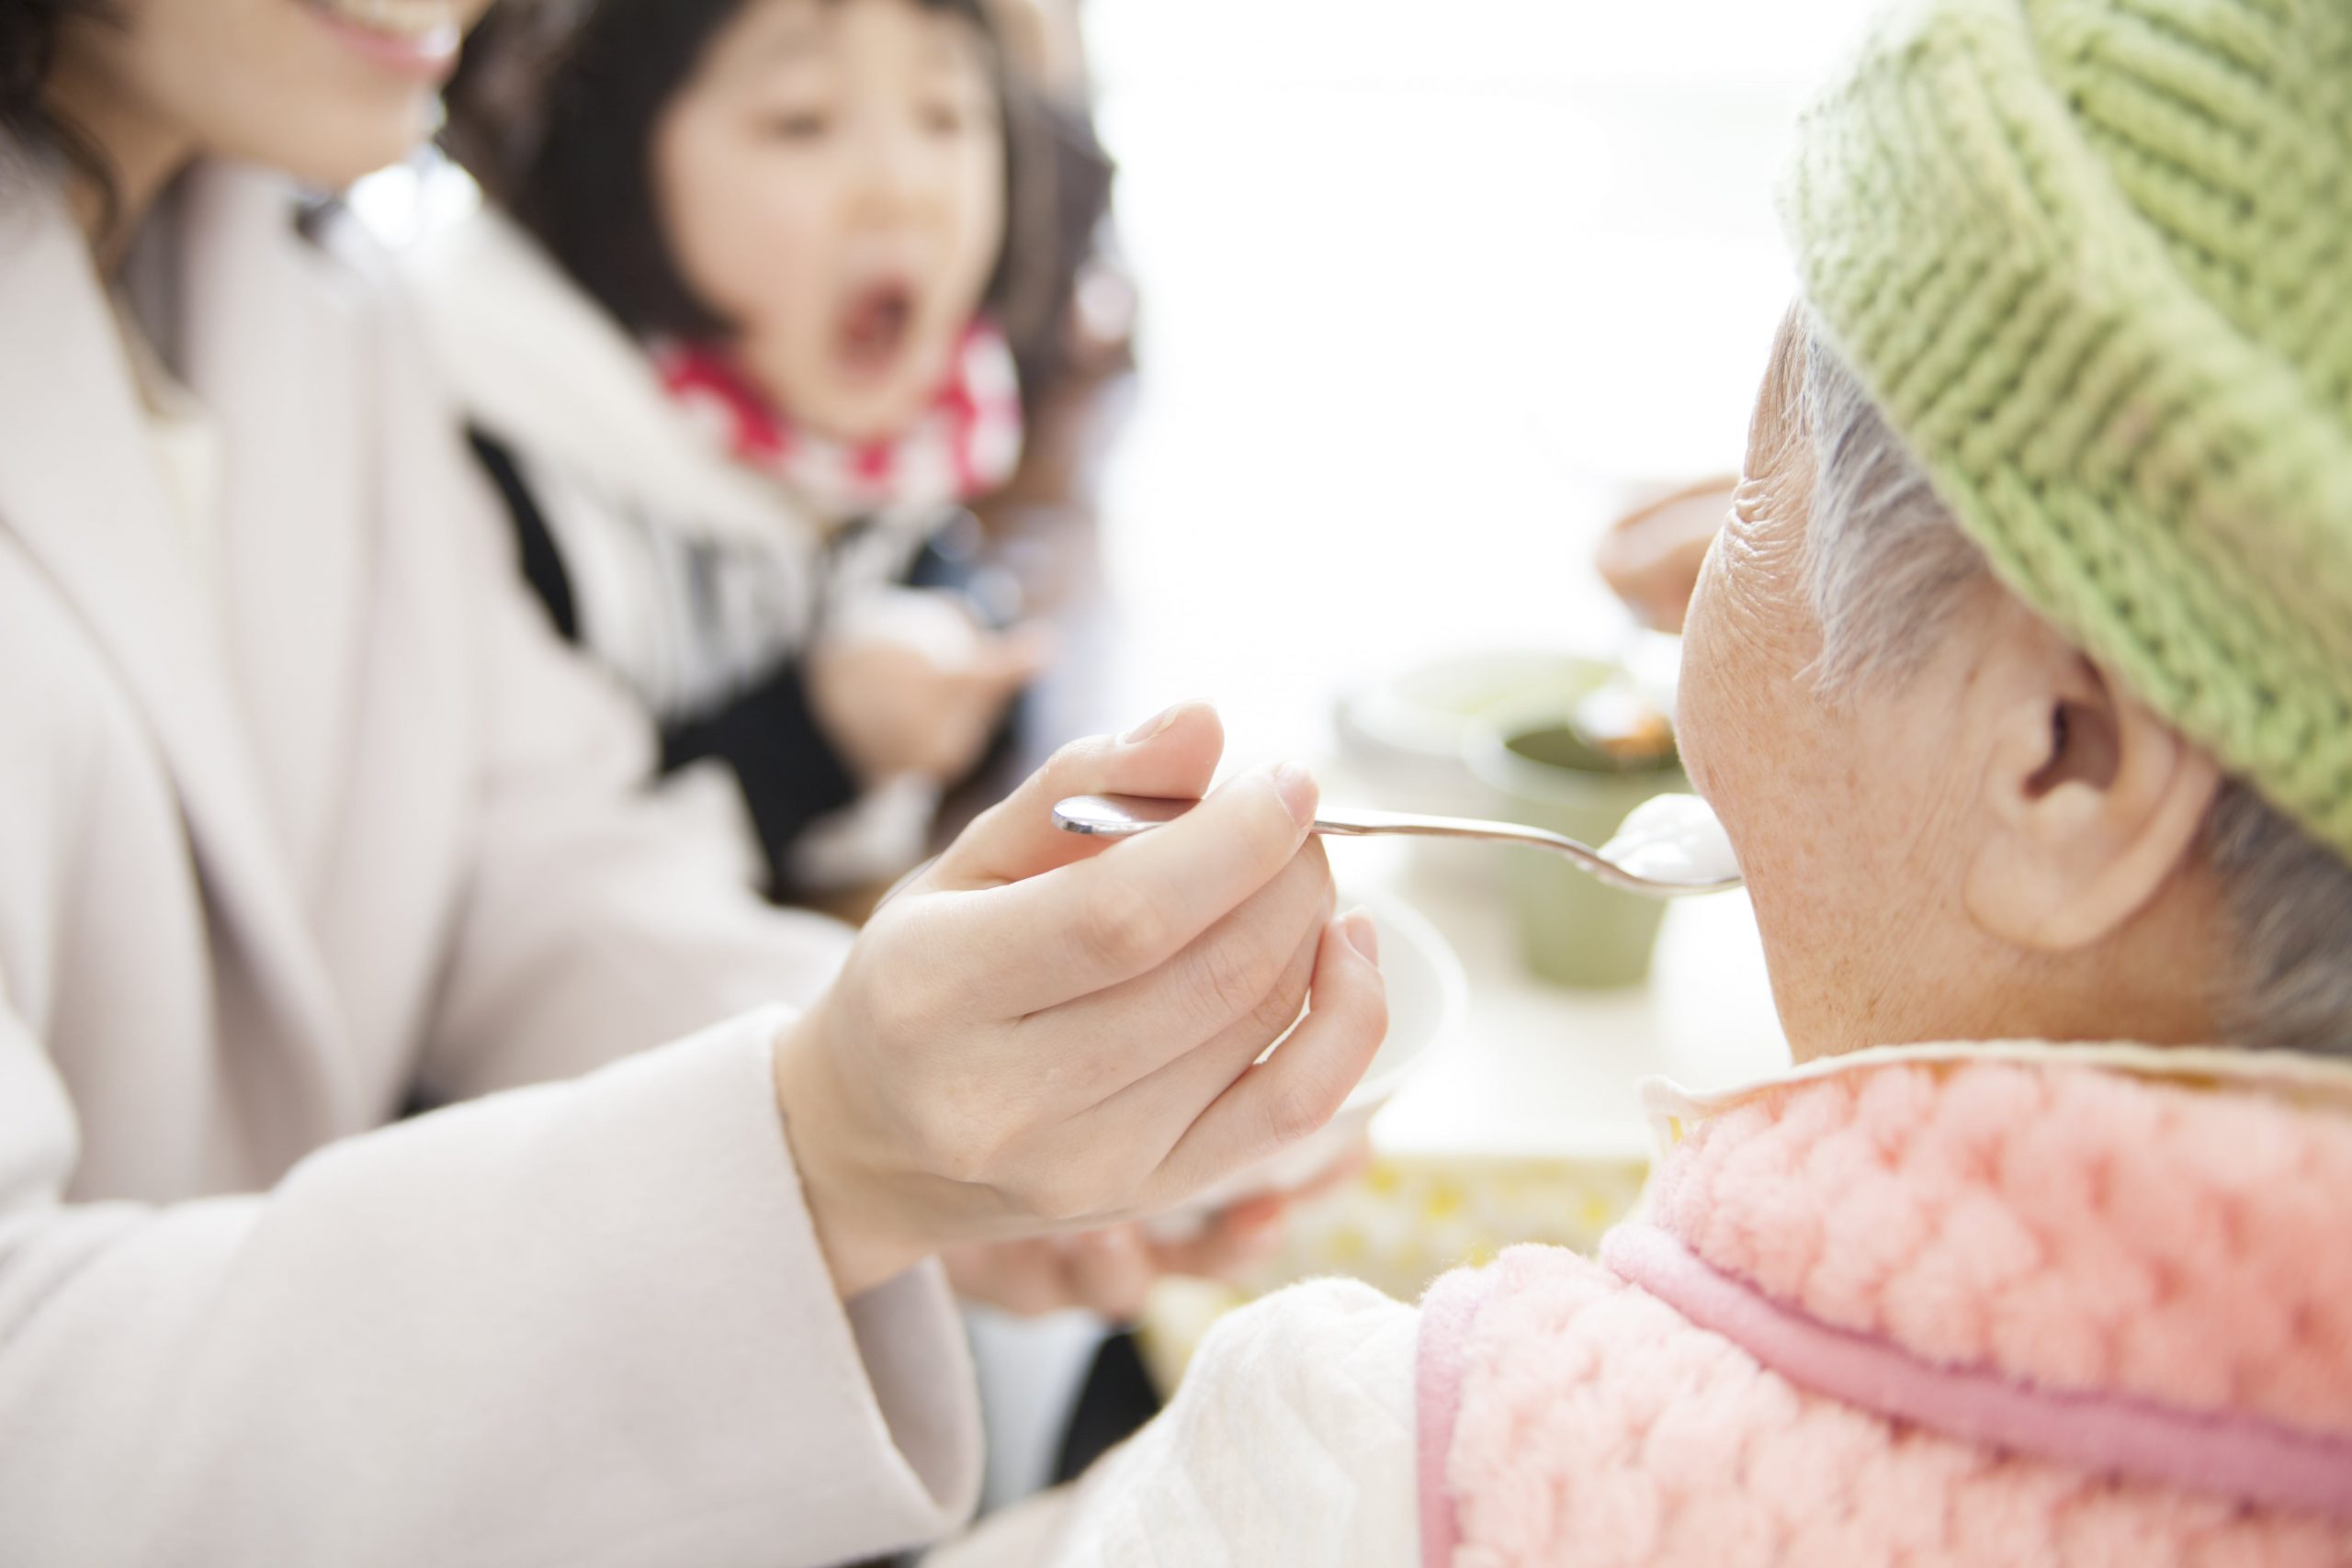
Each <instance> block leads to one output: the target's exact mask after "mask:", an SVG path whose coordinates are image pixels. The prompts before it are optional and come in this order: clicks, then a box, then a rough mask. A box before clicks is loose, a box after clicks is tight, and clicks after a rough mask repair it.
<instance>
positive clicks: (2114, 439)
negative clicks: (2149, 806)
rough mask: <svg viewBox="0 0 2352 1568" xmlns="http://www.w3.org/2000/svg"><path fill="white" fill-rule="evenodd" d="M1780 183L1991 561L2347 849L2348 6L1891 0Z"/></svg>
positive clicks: (2187, 729) (2062, 624)
mask: <svg viewBox="0 0 2352 1568" xmlns="http://www.w3.org/2000/svg"><path fill="white" fill-rule="evenodd" d="M1781 194H1782V200H1781V206H1782V213H1783V218H1784V220H1785V222H1786V224H1787V227H1788V229H1789V231H1790V236H1791V240H1792V244H1793V247H1794V249H1795V252H1796V256H1797V264H1798V268H1799V271H1800V273H1801V275H1802V276H1803V278H1804V289H1805V295H1806V299H1807V301H1808V303H1809V305H1810V307H1811V309H1812V310H1813V311H1814V314H1815V318H1816V319H1817V320H1818V321H1819V322H1820V323H1821V325H1822V327H1823V329H1824V330H1825V331H1826V333H1827V335H1828V338H1829V340H1830V342H1831V343H1832V344H1834V345H1835V346H1836V348H1837V349H1838V352H1839V354H1840V355H1842V356H1843V357H1844V358H1845V359H1846V360H1847V362H1848V363H1849V364H1850V365H1851V366H1852V367H1853V369H1854V371H1855V373H1856V374H1857V375H1858V376H1860V378H1861V379H1862V382H1863V384H1864V385H1865V386H1866V387H1867V388H1869V389H1870V390H1871V394H1872V395H1873V396H1874V397H1875V398H1876V399H1877V400H1878V401H1879V403H1880V404H1881V406H1882V407H1883V409H1884V410H1885V411H1886V413H1887V416H1888V418H1889V419H1890V421H1891V422H1892V423H1893V424H1894V428H1895V429H1896V430H1897V431H1898V432H1899V433H1900V434H1901V435H1902V436H1903V438H1904V439H1905V442H1907V443H1908V445H1909V446H1910V447H1911V449H1912V450H1913V451H1914V452H1915V453H1916V454H1917V456H1918V457H1919V458H1920V459H1921V460H1922V462H1923V463H1924V464H1925V465H1926V467H1927V469H1928V475H1929V477H1930V479H1932V481H1933V482H1934V484H1935V487H1936V490H1937V492H1938V493H1939V495H1940V496H1941V497H1942V498H1943V500H1944V501H1945V502H1947V503H1948V504H1949V505H1950V506H1951V508H1952V511H1953V513H1954V514H1955V516H1956V517H1957V519H1958V521H1959V523H1960V525H1961V526H1962V528H1963V529H1964V530H1966V532H1967V533H1968V534H1969V536H1971V537H1972V538H1973V539H1974V540H1975V541H1976V543H1977V544H1978V545H1979V546H1980V547H1983V548H1984V550H1985V552H1986V554H1987V556H1988V557H1989V558H1990V559H1991V561H1992V563H1993V566H1994V569H1995V570H1996V571H1997V572H1998V573H1999V575H2000V576H2001V578H2002V579H2003V581H2006V582H2007V584H2008V585H2009V587H2010V588H2011V589H2012V590H2013V591H2015V592H2017V593H2018V594H2019V595H2020V596H2021V597H2023V598H2024V599H2025V600H2026V602H2027V603H2029V604H2031V605H2033V606H2034V607H2035V608H2036V609H2037V610H2038V611H2040V612H2041V614H2042V615H2045V616H2047V617H2048V618H2049V619H2050V620H2051V621H2052V624H2053V625H2055V626H2057V627H2059V628H2060V629H2061V630H2062V631H2064V633H2066V634H2067V635H2068V636H2070V637H2073V638H2074V639H2075V642H2076V644H2077V645H2078V646H2079V647H2081V648H2082V649H2084V651H2085V652H2086V653H2088V654H2090V655H2091V656H2092V657H2093V658H2095V659H2097V660H2098V661H2099V662H2100V663H2101V664H2103V665H2105V666H2106V667H2108V668H2109V669H2110V670H2112V671H2115V672H2117V673H2118V674H2119V675H2120V677H2121V678H2122V679H2123V680H2124V681H2125V682H2126V683H2128V684H2129V685H2130V686H2131V689H2132V690H2133V691H2134V692H2135V693H2136V694H2138V695H2139V696H2140V697H2141V698H2142V699H2143V701H2145V702H2147V703H2148V704H2150V705H2152V706H2154V708H2156V709H2157V710H2158V711H2159V712H2161V713H2162V714H2164V715H2165V716H2166V717H2167V718H2168V719H2169V720H2170V721H2171V722H2172V723H2173V724H2175V725H2176V726H2177V727H2178V728H2180V730H2181V731H2182V733H2183V734H2185V735H2187V736H2188V738H2189V739H2192V740H2194V741H2195V742H2197V743H2199V745H2202V746H2204V747H2205V748H2207V749H2208V750H2210V751H2211V753H2212V755H2213V756H2214V758H2215V759H2216V760H2217V761H2219V762H2220V763H2221V764H2222V766H2223V767H2224V768H2225V769H2227V770H2228V771H2229V772H2231V773H2234V774H2237V775H2239V776H2241V777H2244V778H2245V779H2246V780H2248V781H2249V782H2250V783H2252V784H2254V786H2255V787H2256V789H2258V790H2259V791H2261V793H2262V794H2263V795H2265V796H2266V797H2267V798H2268V799H2269V800H2270V801H2271V802H2272V803H2273V804H2275V805H2276V806H2277V807H2279V808H2280V809H2281V810H2283V811H2285V812H2287V813H2288V814H2289V815H2290V816H2292V817H2293V818H2295V819H2296V820H2298V821H2299V822H2301V824H2302V825H2303V826H2304V827H2305V828H2306V829H2308V830H2309V831H2311V832H2312V834H2313V835H2315V836H2316V837H2318V838H2320V839H2322V840H2324V841H2326V842H2328V843H2330V844H2332V845H2333V846H2334V847H2335V849H2336V850H2337V851H2338V852H2340V853H2343V854H2345V855H2346V856H2347V857H2352V0H1899V3H1897V4H1895V5H1893V6H1890V7H1889V8H1888V9H1887V10H1885V11H1884V12H1883V14H1882V15H1881V16H1880V17H1879V18H1878V20H1877V21H1876V22H1875V24H1874V25H1873V26H1872V28H1871V30H1870V32H1869V33H1868V34H1867V36H1866V38H1865V39H1864V42H1863V45H1862V47H1861V49H1860V51H1859V53H1858V54H1857V55H1856V56H1855V58H1854V59H1853V60H1852V61H1851V62H1850V63H1849V65H1848V66H1847V67H1846V69H1845V70H1844V71H1843V72H1842V73H1840V75H1839V76H1838V78H1837V80H1836V81H1835V82H1834V83H1833V84H1832V85H1831V86H1830V88H1829V89H1828V90H1827V92H1826V94H1825V95H1824V96H1822V97H1821V99H1820V100H1819V101H1818V102H1817V103H1816V104H1815V107H1812V108H1811V109H1810V110H1808V112H1807V113H1806V115H1805V117H1804V120H1803V121H1802V124H1801V127H1800V130H1799V137H1798V150H1797V154H1796V157H1795V161H1794V164H1793V165H1792V169H1791V171H1790V174H1789V176H1788V178H1787V181H1786V183H1785V186H1784V187H1783V190H1782V193H1781Z"/></svg>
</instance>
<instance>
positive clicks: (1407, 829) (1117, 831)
mask: <svg viewBox="0 0 2352 1568" xmlns="http://www.w3.org/2000/svg"><path fill="white" fill-rule="evenodd" d="M1199 804H1200V802H1199V801H1197V800H1166V799H1161V798H1159V797H1157V796H1151V795H1072V796H1070V797H1069V799H1067V800H1064V801H1061V802H1059V803H1057V805H1056V806H1055V807H1054V826H1055V827H1057V828H1059V829H1061V830H1062V831H1064V832H1066V833H1081V834H1085V835H1088V836H1090V837H1093V838H1104V839H1124V838H1128V837H1132V836H1133V835H1135V834H1136V833H1148V832H1149V831H1150V830H1151V829H1155V828H1164V827H1166V826H1167V825H1168V824H1169V823H1170V822H1173V821H1175V820H1176V819H1177V818H1180V817H1182V816H1183V815H1184V814H1185V813H1186V812H1188V811H1190V810H1192V809H1193V807H1195V806H1198V805H1199ZM1312 830H1313V831H1315V832H1317V833H1321V834H1325V835H1327V836H1329V837H1332V838H1342V839H1355V838H1364V837H1368V836H1370V835H1373V834H1375V833H1398V834H1406V835H1410V836H1412V837H1416V838H1424V839H1488V840H1494V841H1496V842H1498V843H1507V844H1524V845H1527V846H1529V847H1531V848H1534V849H1539V850H1549V851H1551V852H1553V853H1555V854H1557V855H1561V856H1564V857H1565V858H1566V859H1567V860H1568V861H1569V862H1571V863H1574V864H1575V865H1577V866H1578V867H1580V868H1581V869H1583V870H1584V871H1586V872H1589V873H1590V874H1592V875H1593V876H1595V877H1597V878H1599V879H1600V881H1602V882H1605V883H1607V884H1608V885H1609V886H1611V887H1622V888H1623V889H1624V890H1625V891H1626V892H1628V893H1639V894H1641V895H1643V896H1644V897H1650V898H1681V897H1688V896H1690V895H1691V894H1693V893H1721V892H1724V891H1725V890H1726V889H1729V888H1733V887H1736V886H1739V884H1740V876H1739V864H1738V862H1737V861H1736V859H1735V858H1734V857H1733V855H1732V852H1731V841H1730V840H1728V839H1727V838H1725V837H1724V830H1723V827H1722V825H1721V824H1720V823H1718V822H1717V821H1716V820H1715V816H1714V813H1713V811H1711V810H1709V809H1708V807H1707V804H1706V802H1704V801H1702V800H1701V799H1700V798H1699V797H1698V796H1696V795H1657V796H1656V797H1654V798H1652V799H1650V800H1647V801H1645V802H1644V803H1643V804H1642V805H1641V806H1640V807H1636V808H1635V809H1634V813H1633V815H1631V816H1630V817H1628V818H1625V823H1624V826H1623V827H1622V828H1620V829H1618V831H1617V834H1616V836H1615V837H1613V838H1611V840H1609V842H1608V843H1607V844H1605V845H1603V846H1602V847H1601V848H1600V849H1598V850H1596V849H1594V848H1593V847H1592V846H1591V845H1589V844H1583V843H1579V842H1577V840H1574V839H1571V838H1569V837H1568V836H1567V835H1566V834H1565V833H1554V832H1550V831H1547V830H1546V829H1542V828H1530V827H1527V826H1525V825H1523V824H1521V823H1517V822H1485V821H1479V820H1476V819H1475V818H1467V817H1422V816H1416V815H1412V814H1409V813H1407V812H1401V811H1371V810H1363V809H1359V808H1353V807H1332V806H1325V807H1318V808H1317V811H1316V815H1315V825H1314V828H1313V829H1312Z"/></svg>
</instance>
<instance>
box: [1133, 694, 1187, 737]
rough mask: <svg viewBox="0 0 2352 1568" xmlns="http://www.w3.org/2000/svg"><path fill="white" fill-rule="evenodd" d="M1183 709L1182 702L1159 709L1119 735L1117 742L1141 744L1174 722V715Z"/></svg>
mask: <svg viewBox="0 0 2352 1568" xmlns="http://www.w3.org/2000/svg"><path fill="white" fill-rule="evenodd" d="M1183 711H1184V705H1183V704H1182V703H1178V704H1177V705H1175V706H1173V707H1167V708H1162V709H1160V710H1159V712H1158V713H1156V714H1154V715H1153V716H1151V717H1149V718H1148V719H1145V720H1144V721H1143V722H1142V723H1141V724H1138V725H1136V727H1135V728H1133V729H1130V730H1128V731H1127V732H1126V733H1125V735H1122V736H1120V737H1119V744H1120V745H1122V746H1140V745H1142V744H1143V743H1144V742H1145V741H1147V740H1148V739H1151V738H1152V737H1153V736H1155V735H1158V734H1159V733H1161V732H1162V731H1164V730H1165V729H1167V728H1168V727H1169V726H1170V725H1171V724H1173V723H1175V722H1176V716H1177V715H1178V714H1180V713H1182V712H1183Z"/></svg>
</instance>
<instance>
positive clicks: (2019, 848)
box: [1964, 601, 2221, 953]
mask: <svg viewBox="0 0 2352 1568" xmlns="http://www.w3.org/2000/svg"><path fill="white" fill-rule="evenodd" d="M1995 613H1996V614H1999V615H2006V616H2009V617H2012V618H2013V619H2014V620H2015V622H2016V623H2017V625H2016V626H2014V627H2010V628H2004V630H2005V631H2006V632H2007V635H2002V636H1996V637H1992V638H1989V639H1988V642H1987V647H1988V649H1989V650H1990V651H1989V652H1988V655H1987V660H1986V663H1985V667H1984V668H1982V669H1981V670H1980V671H1978V680H1977V690H1978V694H1979V699H1980V700H1981V702H1982V703H1983V707H1982V709H1981V710H1980V711H1981V712H1982V714H1983V716H1984V720H1985V725H1986V728H1987V734H1988V739H1989V744H1988V745H1987V746H1986V748H1985V752H1984V755H1985V759H1986V763H1985V779H1984V799H1983V803H1982V804H1983V806H1984V807H1985V811H1984V816H1983V818H1982V819H1983V821H1984V823H1985V832H1984V835H1983V837H1982V838H1981V840H1979V841H1978V843H1977V845H1976V847H1975V849H1974V851H1973V854H1972V857H1971V863H1970V866H1969V872H1968V876H1967V880H1966V884H1965V891H1964V897H1965V898H1966V900H1967V908H1968V912H1969V915H1970V917H1971V918H1972V919H1974V920H1975V922H1976V924H1977V925H1978V926H1980V927H1981V928H1983V929H1984V930H1985V932H1986V933H1987V934H1989V935H1991V936H1994V937H1996V938H1998V939H1999V940H2001V941H2004V942H2011V943H2014V944H2016V945H2018V946H2020V947H2025V948H2030V949H2035V950H2039V951H2041V952H2045V953H2063V952H2067V951H2071V950H2076V949H2081V948H2086V947H2089V946H2092V945H2093V944H2095V943H2097V942H2100V941H2102V940H2104V939H2106V938H2108V937H2109V936H2111V935H2114V934H2115V933H2117V932H2119V931H2121V930H2122V929H2123V928H2124V927H2126V926H2127V925H2129V924H2130V923H2131V920H2132V919H2134V918H2135V917H2137V916H2138V915H2139V914H2140V913H2141V912H2142V911H2143V910H2144V909H2146V908H2149V907H2150V906H2151V905H2152V904H2154V902H2155V901H2156V899H2157V897H2158V895H2159V894H2161V893H2162V892H2163V891H2164V890H2165V886H2166V885H2167V884H2168V883H2170V882H2171V881H2172V880H2173V879H2174V878H2175V877H2176V876H2177V875H2179V874H2183V873H2184V872H2186V871H2188V870H2189V869H2191V862H2192V860H2193V858H2194V856H2195V854H2196V852H2197V846H2198V843H2199V833H2200V829H2201V828H2202V825H2203V823H2204V820H2205V817H2206V814H2207V811H2208V809H2209V808H2210V807H2211V805H2212V803H2213V797H2214V795H2215V793H2216V792H2217V791H2218V790H2219V789H2220V787H2221V774H2220V773H2219V772H2218V770H2216V769H2215V767H2214V765H2213V763H2212V761H2211V759H2209V758H2208V757H2207V756H2206V755H2205V754H2204V753H2203V752H2202V751H2200V750H2198V749H2197V748H2195V747H2193V746H2191V745H2189V744H2188V742H2186V741H2184V740H2183V739H2181V738H2180V736H2179V735H2178V734H2177V733H2176V732H2175V731H2174V730H2173V728H2171V726H2169V725H2167V724H2166V723H2165V721H2164V720H2163V719H2162V718H2159V717H2158V716H2156V715H2155V714H2154V712H2152V711H2151V710H2150V709H2149V708H2148V707H2147V706H2146V705H2144V704H2143V703H2141V702H2140V701H2139V700H2138V699H2137V698H2135V697H2133V696H2132V695H2131V694H2130V693H2129V692H2127V691H2125V690H2124V689H2123V688H2122V687H2121V686H2120V685H2119V684H2118V683H2117V682H2115V681H2114V680H2113V679H2112V678H2111V677H2109V675H2108V674H2107V673H2106V672H2105V671H2102V670H2100V669H2099V668H2098V666H2097V665H2095V664H2093V663H2092V662H2091V661H2090V660H2087V659H2085V658H2084V657H2083V656H2082V655H2081V654H2080V653H2079V652H2077V651H2076V650H2075V649H2074V648H2072V647H2070V646H2069V645H2068V644H2067V643H2066V642H2065V641H2064V639H2062V638H2061V637H2058V636H2057V635H2056V634H2054V633H2053V632H2052V631H2051V630H2050V629H2049V627H2048V626H2045V625H2043V624H2042V623H2041V621H2040V620H2039V619H2037V618H2036V617H2035V616H2034V615H2032V613H2031V612H2030V611H2029V610H2027V609H2026V608H2025V607H2024V606H2023V605H2021V604H2017V603H2016V602H2015V601H2010V602H2008V603H2007V604H2004V605H2002V606H2001V607H2000V608H1999V609H1998V610H1996V612H1995Z"/></svg>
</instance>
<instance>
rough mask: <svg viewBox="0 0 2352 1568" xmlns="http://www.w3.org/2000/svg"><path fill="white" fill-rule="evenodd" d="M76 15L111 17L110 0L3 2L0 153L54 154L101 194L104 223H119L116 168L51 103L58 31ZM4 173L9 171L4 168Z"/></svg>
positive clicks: (0, 3) (0, 4)
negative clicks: (4, 145) (6, 145)
mask: <svg viewBox="0 0 2352 1568" xmlns="http://www.w3.org/2000/svg"><path fill="white" fill-rule="evenodd" d="M74 17H92V18H96V19H99V20H106V19H110V18H111V17H112V12H111V11H110V9H109V8H108V7H107V4H106V0H0V139H5V141H6V142H8V143H10V144H12V145H11V146H10V147H9V148H0V151H11V152H24V153H28V154H30V155H32V156H34V157H37V158H38V157H44V156H46V157H55V158H62V159H63V160H64V162H65V164H66V166H67V167H69V168H71V169H73V170H74V172H75V173H76V174H79V175H82V177H83V178H85V179H86V180H88V181H89V182H90V184H91V185H92V186H95V187H96V190H97V192H98V198H99V203H100V214H101V218H102V220H103V226H104V227H106V228H112V227H113V226H114V223H115V220H116V216H117V212H116V209H117V205H118V198H117V195H116V190H115V181H114V174H113V171H112V170H110V169H109V168H108V167H107V161H106V157H105V155H104V154H103V153H101V152H99V151H98V148H97V145H96V143H95V142H93V141H91V140H90V139H89V137H88V136H86V135H85V134H84V133H83V131H82V130H81V128H80V127H79V126H76V125H75V124H74V122H73V121H71V120H69V119H67V118H64V117H63V116H62V115H60V114H59V113H58V112H57V111H56V110H55V109H53V108H51V107H50V105H49V101H48V97H47V94H48V89H49V73H50V71H51V68H52V67H54V66H55V65H56V63H57V39H58V34H59V33H60V32H62V30H63V29H64V27H65V24H66V22H67V21H69V20H71V19H72V18H74ZM0 172H5V171H0Z"/></svg>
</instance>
